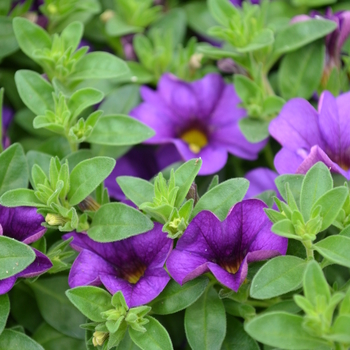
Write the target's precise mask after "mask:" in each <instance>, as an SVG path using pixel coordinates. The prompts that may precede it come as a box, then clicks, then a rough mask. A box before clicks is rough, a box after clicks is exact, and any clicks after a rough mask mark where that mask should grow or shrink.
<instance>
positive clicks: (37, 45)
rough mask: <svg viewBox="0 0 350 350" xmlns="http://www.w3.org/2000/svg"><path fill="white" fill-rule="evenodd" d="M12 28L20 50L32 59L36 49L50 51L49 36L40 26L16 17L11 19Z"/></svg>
mask: <svg viewBox="0 0 350 350" xmlns="http://www.w3.org/2000/svg"><path fill="white" fill-rule="evenodd" d="M13 30H14V32H15V35H16V39H17V41H18V44H19V46H20V48H21V50H22V51H23V52H24V53H25V54H26V55H27V56H29V57H31V58H32V59H34V58H33V56H34V52H35V51H36V50H43V49H47V50H50V51H51V45H52V42H51V38H50V36H49V34H48V33H47V32H46V31H45V30H44V29H43V28H41V27H40V26H38V25H36V24H34V23H33V22H31V21H29V20H28V19H25V18H22V17H16V18H14V19H13Z"/></svg>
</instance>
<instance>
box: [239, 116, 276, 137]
mask: <svg viewBox="0 0 350 350" xmlns="http://www.w3.org/2000/svg"><path fill="white" fill-rule="evenodd" d="M238 125H239V128H240V129H241V131H242V133H243V134H244V136H245V137H246V139H247V140H248V141H249V142H252V143H256V142H260V141H263V140H265V139H266V138H267V137H269V125H270V122H269V121H267V120H261V119H256V118H242V119H241V120H240V121H239V123H238Z"/></svg>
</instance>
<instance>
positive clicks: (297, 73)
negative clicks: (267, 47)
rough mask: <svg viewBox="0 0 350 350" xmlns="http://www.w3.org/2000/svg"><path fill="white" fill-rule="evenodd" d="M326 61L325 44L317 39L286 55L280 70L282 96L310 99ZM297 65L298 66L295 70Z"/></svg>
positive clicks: (279, 78)
mask: <svg viewBox="0 0 350 350" xmlns="http://www.w3.org/2000/svg"><path fill="white" fill-rule="evenodd" d="M324 61H325V46H324V44H323V42H321V41H317V42H315V43H311V44H310V45H307V46H304V47H302V48H301V49H299V50H296V51H294V52H291V53H290V54H288V55H286V56H284V58H283V59H282V62H281V66H280V69H279V71H278V80H279V87H280V91H281V93H282V97H283V98H285V99H287V100H289V99H291V98H293V97H303V98H305V99H307V100H308V99H309V98H310V97H311V96H312V94H313V93H314V91H316V90H317V87H318V85H319V83H320V81H321V78H322V74H323V66H324ZM295 67H298V69H297V70H295Z"/></svg>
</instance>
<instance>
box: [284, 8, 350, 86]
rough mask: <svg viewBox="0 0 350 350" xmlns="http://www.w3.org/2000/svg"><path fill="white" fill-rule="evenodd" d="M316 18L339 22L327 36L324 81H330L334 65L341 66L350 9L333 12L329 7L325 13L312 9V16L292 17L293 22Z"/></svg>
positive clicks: (349, 25)
mask: <svg viewBox="0 0 350 350" xmlns="http://www.w3.org/2000/svg"><path fill="white" fill-rule="evenodd" d="M314 18H316V19H317V18H321V19H328V20H330V21H333V22H335V23H336V24H337V28H336V29H335V30H334V31H333V32H332V33H329V34H328V35H327V36H326V39H325V40H326V62H325V68H324V72H323V77H322V81H324V82H325V83H326V82H327V81H328V78H329V75H330V74H331V72H332V69H333V68H334V67H337V68H340V67H341V58H340V54H341V49H342V47H343V45H344V43H345V41H346V39H347V38H348V36H349V35H350V11H339V12H336V13H333V12H332V9H331V8H330V7H329V8H327V10H326V12H325V14H324V15H322V14H321V13H319V12H317V11H312V12H311V13H310V16H307V15H299V16H296V17H294V18H293V19H292V21H291V22H292V23H295V22H300V21H307V20H310V19H314Z"/></svg>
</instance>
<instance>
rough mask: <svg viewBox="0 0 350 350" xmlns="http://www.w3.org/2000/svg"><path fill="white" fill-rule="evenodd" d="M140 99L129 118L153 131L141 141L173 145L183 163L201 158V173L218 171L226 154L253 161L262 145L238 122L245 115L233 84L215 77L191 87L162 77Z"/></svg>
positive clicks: (170, 78)
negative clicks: (156, 86) (241, 129)
mask: <svg viewBox="0 0 350 350" xmlns="http://www.w3.org/2000/svg"><path fill="white" fill-rule="evenodd" d="M141 96H142V98H143V99H144V102H143V103H142V104H141V105H139V106H138V107H136V108H134V109H133V110H132V111H131V112H130V115H131V116H132V117H134V118H136V119H138V120H139V121H141V122H143V123H145V124H146V125H148V126H149V127H151V128H153V129H154V130H155V132H156V135H155V136H153V137H152V138H151V139H149V140H147V141H146V142H145V143H148V144H167V143H172V144H174V145H175V146H176V148H177V150H178V152H179V153H180V155H181V157H182V159H183V160H185V161H187V160H190V159H192V158H198V157H201V158H202V161H203V164H202V167H201V170H200V171H199V174H200V175H208V174H213V173H215V172H217V171H219V170H220V169H221V168H222V167H223V166H224V165H225V164H226V161H227V157H228V153H231V154H233V155H235V156H237V157H240V158H243V159H248V160H254V159H256V158H257V155H258V152H259V151H260V150H261V149H262V148H263V147H264V146H265V144H266V141H262V142H259V143H250V142H248V141H247V140H246V138H245V137H244V135H243V134H242V132H241V131H240V129H239V126H238V122H239V120H240V119H242V118H244V117H245V116H246V115H247V112H246V110H245V109H243V108H241V107H240V106H239V103H240V102H241V100H240V99H239V97H238V95H237V93H236V91H235V89H234V86H233V85H232V84H225V82H224V80H223V78H222V77H221V76H220V75H219V74H215V73H212V74H208V75H206V76H205V77H204V78H202V79H200V80H197V81H194V82H191V83H188V82H185V81H182V80H180V79H178V78H177V77H175V76H174V75H172V74H164V75H163V76H162V77H161V79H160V80H159V83H158V89H157V91H154V90H152V89H150V88H148V87H146V86H143V87H142V88H141Z"/></svg>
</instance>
